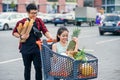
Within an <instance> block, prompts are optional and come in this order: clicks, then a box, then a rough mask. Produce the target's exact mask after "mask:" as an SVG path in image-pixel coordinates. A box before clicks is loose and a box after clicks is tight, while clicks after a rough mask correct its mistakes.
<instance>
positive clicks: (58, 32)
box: [56, 27, 69, 42]
mask: <svg viewBox="0 0 120 80" xmlns="http://www.w3.org/2000/svg"><path fill="white" fill-rule="evenodd" d="M64 31H67V32H69V31H68V29H67V28H66V27H60V28H59V29H58V31H57V35H56V37H57V42H58V41H60V38H59V37H58V35H61V34H62V33H63V32H64Z"/></svg>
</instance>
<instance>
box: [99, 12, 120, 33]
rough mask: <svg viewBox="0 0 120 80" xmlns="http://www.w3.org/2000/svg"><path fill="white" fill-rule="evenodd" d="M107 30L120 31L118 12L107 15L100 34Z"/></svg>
mask: <svg viewBox="0 0 120 80" xmlns="http://www.w3.org/2000/svg"><path fill="white" fill-rule="evenodd" d="M105 32H111V33H120V16H119V15H117V14H109V15H106V16H105V19H104V20H103V23H102V24H101V26H100V27H99V33H100V35H103V34H104V33H105Z"/></svg>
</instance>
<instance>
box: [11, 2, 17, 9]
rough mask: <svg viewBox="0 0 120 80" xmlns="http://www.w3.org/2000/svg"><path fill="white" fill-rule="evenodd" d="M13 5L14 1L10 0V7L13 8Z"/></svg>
mask: <svg viewBox="0 0 120 80" xmlns="http://www.w3.org/2000/svg"><path fill="white" fill-rule="evenodd" d="M15 6H16V5H15V4H14V1H12V2H11V4H10V7H11V8H13V9H14V8H15Z"/></svg>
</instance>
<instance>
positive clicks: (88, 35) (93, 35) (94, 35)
mask: <svg viewBox="0 0 120 80" xmlns="http://www.w3.org/2000/svg"><path fill="white" fill-rule="evenodd" d="M95 36H96V35H90V36H89V35H88V36H83V37H79V38H89V37H95Z"/></svg>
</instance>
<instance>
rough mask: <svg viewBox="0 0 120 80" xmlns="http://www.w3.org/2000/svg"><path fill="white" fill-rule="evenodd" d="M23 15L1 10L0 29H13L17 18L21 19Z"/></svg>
mask: <svg viewBox="0 0 120 80" xmlns="http://www.w3.org/2000/svg"><path fill="white" fill-rule="evenodd" d="M22 18H23V15H21V14H20V13H17V12H3V13H1V14H0V30H1V29H2V30H8V29H13V28H14V27H15V25H16V23H17V21H18V20H20V19H22Z"/></svg>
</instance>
